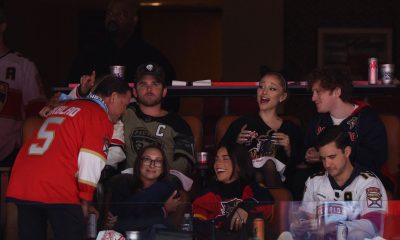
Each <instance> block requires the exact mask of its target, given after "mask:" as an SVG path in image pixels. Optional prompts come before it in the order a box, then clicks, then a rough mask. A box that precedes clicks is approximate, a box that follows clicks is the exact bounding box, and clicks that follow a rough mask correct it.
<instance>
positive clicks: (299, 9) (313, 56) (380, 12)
mask: <svg viewBox="0 0 400 240" xmlns="http://www.w3.org/2000/svg"><path fill="white" fill-rule="evenodd" d="M399 9H400V1H396V0H383V1H372V0H336V1H328V0H323V1H321V0H302V1H290V0H287V1H285V5H284V15H285V24H284V35H285V37H284V39H285V40H284V42H285V44H284V46H285V50H284V59H285V63H284V65H285V68H286V69H287V70H288V71H289V72H290V74H291V75H292V76H293V77H295V78H296V79H298V78H301V77H303V76H304V75H305V74H307V73H308V72H309V71H310V70H311V69H313V68H314V67H316V66H317V46H318V28H321V27H332V28H391V29H392V30H393V40H392V42H393V62H394V63H400V52H399V47H398V39H399V32H400V14H399ZM365 68H367V60H365ZM399 69H400V68H399V66H396V70H397V71H396V72H399Z"/></svg>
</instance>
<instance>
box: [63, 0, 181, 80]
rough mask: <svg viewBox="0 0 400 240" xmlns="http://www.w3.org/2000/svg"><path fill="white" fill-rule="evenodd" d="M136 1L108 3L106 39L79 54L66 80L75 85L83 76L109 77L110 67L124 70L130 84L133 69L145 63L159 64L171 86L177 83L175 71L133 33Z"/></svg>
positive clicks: (135, 20)
mask: <svg viewBox="0 0 400 240" xmlns="http://www.w3.org/2000/svg"><path fill="white" fill-rule="evenodd" d="M137 11H138V1H137V0H111V1H110V3H109V4H108V7H107V11H106V16H105V20H104V25H105V30H106V36H105V38H104V39H102V40H98V41H92V42H89V43H88V44H87V45H86V46H84V47H83V49H82V50H81V52H79V53H78V56H77V58H76V59H75V61H74V63H73V66H72V70H71V72H70V76H69V79H70V81H72V82H78V81H79V79H80V77H81V76H82V75H91V74H92V72H93V71H95V72H96V74H97V75H98V76H101V75H105V74H108V73H109V72H110V69H109V67H110V66H112V65H123V66H126V67H127V69H126V79H127V80H132V79H133V77H134V72H135V70H136V68H137V67H138V66H139V65H140V64H143V63H145V62H150V61H151V62H156V63H158V64H160V65H161V66H162V67H163V68H164V70H165V73H166V78H165V81H166V83H167V85H170V84H171V82H172V80H173V79H176V76H175V71H174V69H173V67H172V66H171V64H170V63H169V61H168V60H167V58H166V57H165V56H164V55H163V54H162V53H161V52H160V51H159V50H157V49H155V48H154V47H152V46H150V45H149V44H147V43H146V42H144V41H143V40H142V39H140V37H139V36H138V34H137V33H136V32H135V29H136V28H135V27H136V24H137V22H138V16H137Z"/></svg>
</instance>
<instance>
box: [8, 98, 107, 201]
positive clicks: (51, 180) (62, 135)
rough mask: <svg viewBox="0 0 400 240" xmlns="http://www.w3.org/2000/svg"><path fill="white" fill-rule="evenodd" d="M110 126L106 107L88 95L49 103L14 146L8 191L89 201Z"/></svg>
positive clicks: (20, 195) (41, 198)
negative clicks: (43, 117)
mask: <svg viewBox="0 0 400 240" xmlns="http://www.w3.org/2000/svg"><path fill="white" fill-rule="evenodd" d="M112 132H113V125H112V123H111V121H110V120H109V119H108V116H107V113H106V112H105V111H104V110H103V108H101V107H100V106H99V105H98V104H97V103H95V102H92V101H90V100H73V101H69V102H66V103H65V105H62V106H59V107H57V108H55V109H53V110H52V112H51V113H50V114H49V116H48V117H47V118H46V121H45V122H44V123H43V125H42V126H41V128H40V129H39V130H38V131H37V132H36V133H34V134H33V136H32V138H31V139H30V140H29V141H27V142H26V143H25V144H24V146H23V147H22V149H21V151H20V152H19V154H18V157H17V159H16V161H15V164H14V167H13V170H12V173H11V178H10V183H9V187H8V190H7V197H8V198H12V199H17V200H24V201H34V202H41V203H65V204H78V203H80V199H83V200H86V201H91V200H92V195H93V191H94V190H95V188H96V184H97V181H98V180H99V178H100V173H101V170H102V169H103V167H104V166H105V160H106V154H107V153H106V152H107V149H108V144H109V141H110V139H111V136H112Z"/></svg>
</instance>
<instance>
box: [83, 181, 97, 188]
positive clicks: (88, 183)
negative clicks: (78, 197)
mask: <svg viewBox="0 0 400 240" xmlns="http://www.w3.org/2000/svg"><path fill="white" fill-rule="evenodd" d="M78 182H80V183H84V184H86V185H89V186H92V187H96V186H97V184H96V183H93V182H89V181H85V180H83V179H78Z"/></svg>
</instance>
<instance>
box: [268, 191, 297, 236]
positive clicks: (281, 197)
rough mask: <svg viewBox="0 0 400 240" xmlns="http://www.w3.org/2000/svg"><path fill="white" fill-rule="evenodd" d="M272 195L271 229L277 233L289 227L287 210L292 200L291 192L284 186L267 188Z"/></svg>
mask: <svg viewBox="0 0 400 240" xmlns="http://www.w3.org/2000/svg"><path fill="white" fill-rule="evenodd" d="M268 190H269V191H270V193H271V194H272V196H273V197H274V200H275V203H274V212H273V215H272V219H271V226H272V229H273V231H274V232H275V233H276V234H277V235H279V234H280V233H281V232H283V231H287V230H288V229H289V217H288V216H289V210H290V206H291V202H290V201H292V199H293V198H292V194H291V193H290V192H289V190H287V189H286V188H268Z"/></svg>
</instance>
